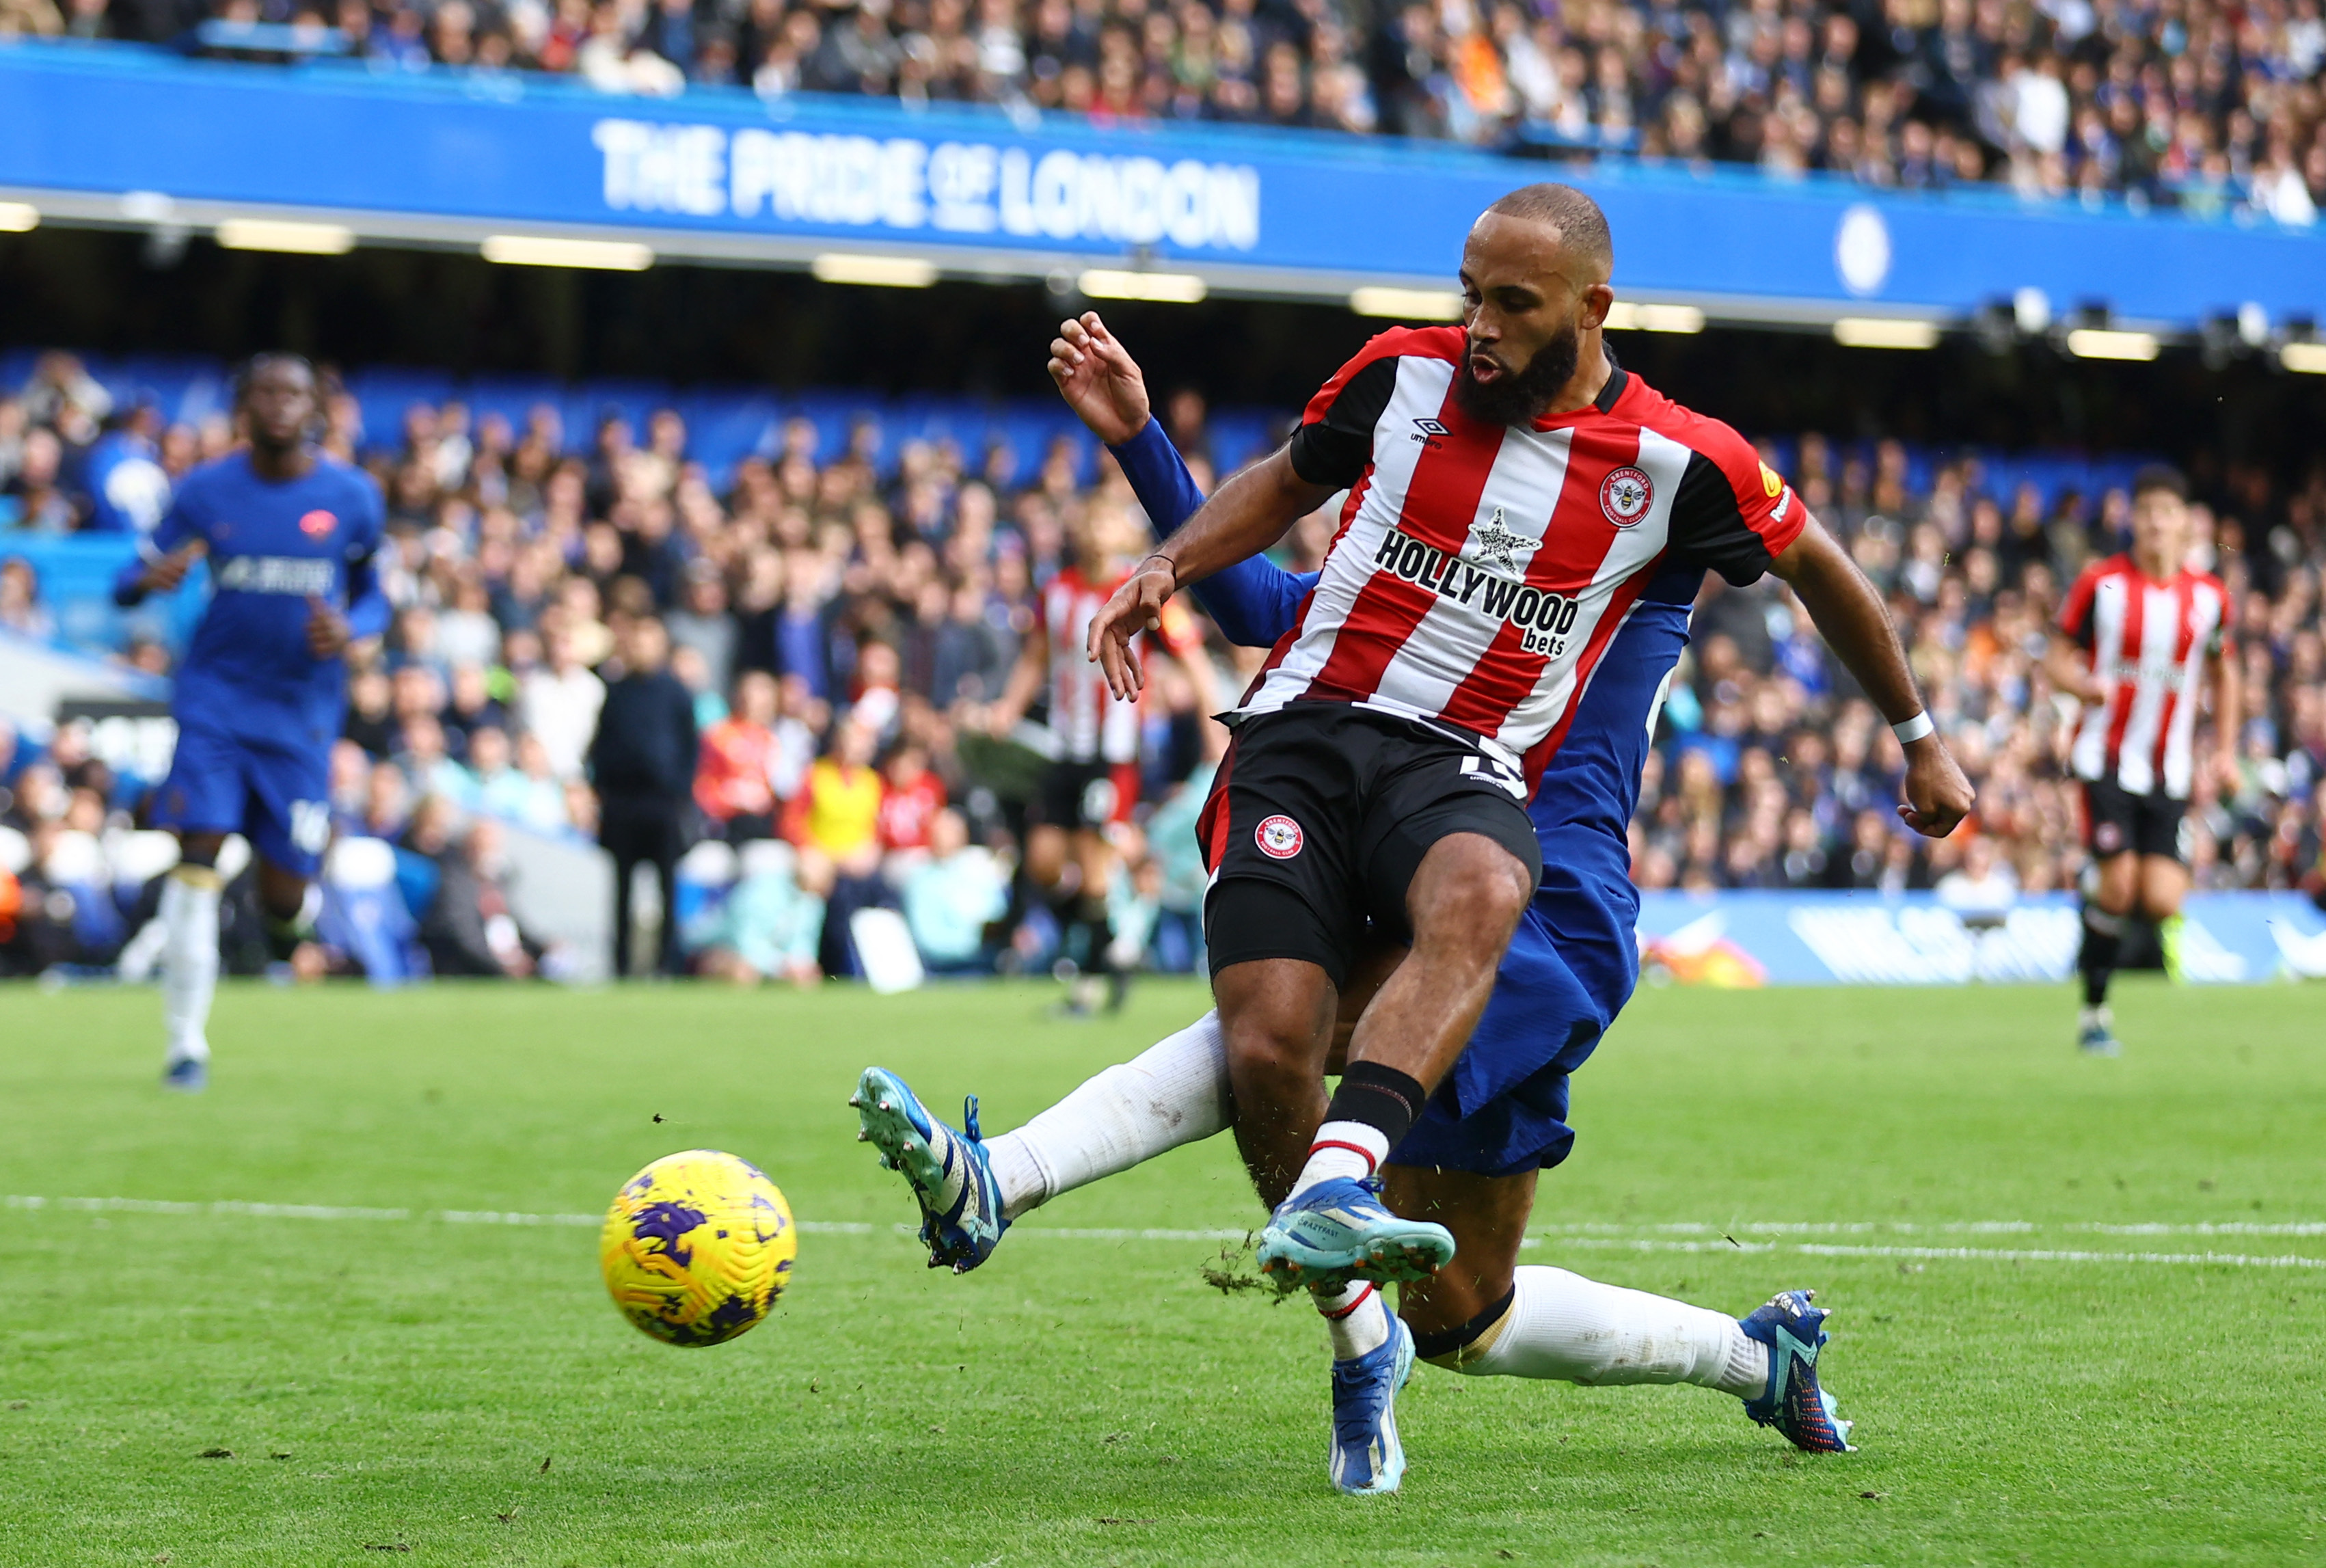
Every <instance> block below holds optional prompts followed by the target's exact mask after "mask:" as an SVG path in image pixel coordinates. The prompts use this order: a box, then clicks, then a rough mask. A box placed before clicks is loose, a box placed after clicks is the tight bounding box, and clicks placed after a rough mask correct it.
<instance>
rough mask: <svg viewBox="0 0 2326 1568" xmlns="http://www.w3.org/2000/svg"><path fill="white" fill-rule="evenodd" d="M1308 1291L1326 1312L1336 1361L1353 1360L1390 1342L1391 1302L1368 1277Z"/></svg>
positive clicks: (1320, 1309) (1328, 1332) (1326, 1323)
mask: <svg viewBox="0 0 2326 1568" xmlns="http://www.w3.org/2000/svg"><path fill="white" fill-rule="evenodd" d="M1308 1294H1309V1295H1310V1296H1311V1297H1312V1298H1313V1299H1314V1300H1315V1301H1316V1303H1317V1311H1318V1312H1320V1313H1324V1314H1325V1331H1326V1334H1328V1335H1330V1336H1331V1338H1332V1341H1333V1359H1335V1361H1348V1360H1354V1359H1356V1358H1357V1357H1359V1356H1362V1355H1364V1354H1366V1353H1367V1352H1369V1351H1372V1350H1379V1349H1380V1348H1381V1347H1382V1346H1383V1345H1385V1344H1387V1343H1388V1342H1389V1303H1388V1302H1386V1301H1384V1300H1382V1293H1381V1292H1379V1291H1377V1290H1375V1289H1374V1288H1373V1287H1372V1285H1368V1284H1367V1283H1366V1282H1365V1281H1363V1280H1362V1279H1353V1280H1351V1281H1350V1282H1349V1283H1348V1284H1347V1285H1343V1286H1342V1287H1341V1288H1340V1289H1339V1290H1336V1291H1321V1290H1315V1291H1310V1292H1309V1293H1308Z"/></svg>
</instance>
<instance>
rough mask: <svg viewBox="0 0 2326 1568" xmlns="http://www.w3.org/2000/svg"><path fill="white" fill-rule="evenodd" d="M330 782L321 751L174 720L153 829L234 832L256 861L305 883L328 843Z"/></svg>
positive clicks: (325, 757) (327, 756) (325, 755)
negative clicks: (174, 741)
mask: <svg viewBox="0 0 2326 1568" xmlns="http://www.w3.org/2000/svg"><path fill="white" fill-rule="evenodd" d="M330 781H331V764H330V751H329V749H328V748H325V747H316V748H313V749H312V750H306V749H297V748H293V747H280V746H273V745H269V744H268V743H266V742H265V741H259V740H253V739H250V738H247V737H245V736H239V735H231V734H228V732H227V731H225V730H223V729H213V728H208V727H205V726H200V725H192V724H188V723H186V722H185V721H184V720H183V719H181V720H179V724H178V747H177V751H176V752H175V754H174V755H173V756H172V757H171V759H170V776H169V777H168V778H165V779H163V781H162V787H161V788H160V789H159V790H157V791H156V792H154V810H153V812H152V818H153V822H154V826H155V827H157V828H174V829H177V830H181V831H186V832H198V833H199V832H211V833H240V834H241V835H242V836H243V837H244V838H246V839H247V840H250V847H251V848H252V849H254V850H256V852H257V854H258V855H259V857H260V858H262V859H264V860H265V861H267V862H268V863H269V864H271V865H274V866H279V867H281V868H283V869H284V870H285V871H290V872H294V873H296V874H297V875H299V876H301V877H307V878H309V879H310V880H312V879H313V877H314V876H315V875H316V873H317V872H319V871H320V870H321V869H322V864H323V851H324V849H326V848H328V847H329V846H330V841H331V806H330V799H331V791H330Z"/></svg>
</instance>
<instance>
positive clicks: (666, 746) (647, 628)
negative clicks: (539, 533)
mask: <svg viewBox="0 0 2326 1568" xmlns="http://www.w3.org/2000/svg"><path fill="white" fill-rule="evenodd" d="M626 634H627V635H626V636H625V637H624V640H623V646H622V650H621V652H622V663H623V673H622V676H621V679H619V681H616V682H614V684H613V685H612V686H611V687H610V688H609V689H608V691H607V692H606V696H605V703H604V706H603V708H602V709H601V710H600V712H599V715H598V732H597V735H596V736H595V738H592V739H591V742H590V750H589V761H590V779H591V784H594V785H595V786H596V789H597V793H598V812H599V823H598V842H599V843H600V845H602V846H603V847H604V849H605V850H606V852H607V853H608V854H609V855H611V856H612V857H613V859H614V973H615V974H616V976H618V977H620V976H626V975H628V974H629V973H630V937H631V931H630V884H631V881H632V878H633V874H634V873H635V872H636V871H637V868H638V867H639V865H640V864H642V863H644V864H649V865H651V866H653V868H654V870H655V878H656V883H657V884H658V885H659V886H660V888H661V892H662V934H661V939H660V946H659V951H658V953H657V957H656V971H657V972H659V973H661V974H665V975H675V974H678V973H680V972H682V970H681V967H680V963H679V951H678V880H677V877H678V858H679V856H680V855H681V854H683V853H684V852H685V849H686V842H685V840H686V812H687V808H688V805H689V801H690V797H691V795H692V793H693V782H694V760H695V753H696V750H697V747H698V744H699V742H698V737H697V735H696V733H695V728H694V700H693V698H692V697H690V696H689V695H688V694H687V691H686V688H685V687H684V686H682V685H680V684H679V683H678V680H677V678H676V677H675V676H674V675H672V674H671V673H670V671H669V669H668V667H667V666H668V663H669V659H670V638H669V636H668V634H667V633H665V631H664V630H663V625H662V622H660V621H658V620H656V619H655V618H654V617H652V616H641V617H638V618H637V620H634V621H632V622H630V623H629V625H628V627H627V628H626Z"/></svg>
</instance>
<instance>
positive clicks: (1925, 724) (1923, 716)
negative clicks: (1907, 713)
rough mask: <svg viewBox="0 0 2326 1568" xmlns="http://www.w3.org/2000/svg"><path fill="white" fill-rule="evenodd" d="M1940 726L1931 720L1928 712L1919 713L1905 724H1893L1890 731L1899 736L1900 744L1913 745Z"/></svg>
mask: <svg viewBox="0 0 2326 1568" xmlns="http://www.w3.org/2000/svg"><path fill="white" fill-rule="evenodd" d="M1937 728H1939V727H1938V726H1937V725H1935V724H1933V723H1931V716H1930V715H1929V714H1928V713H1917V714H1915V715H1914V717H1912V719H1908V720H1906V722H1905V723H1903V724H1893V725H1892V726H1891V727H1890V733H1891V734H1893V735H1894V736H1896V737H1897V738H1898V744H1899V745H1901V746H1911V745H1912V744H1913V743H1914V742H1915V741H1917V740H1920V739H1921V738H1922V737H1924V736H1925V735H1929V734H1931V733H1933V732H1934V731H1935V730H1937Z"/></svg>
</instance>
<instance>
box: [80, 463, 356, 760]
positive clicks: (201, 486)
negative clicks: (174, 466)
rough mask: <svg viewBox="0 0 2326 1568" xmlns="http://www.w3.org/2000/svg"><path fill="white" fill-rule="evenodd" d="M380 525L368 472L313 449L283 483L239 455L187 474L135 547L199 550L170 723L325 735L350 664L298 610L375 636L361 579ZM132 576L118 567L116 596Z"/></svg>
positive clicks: (335, 718) (291, 736)
mask: <svg viewBox="0 0 2326 1568" xmlns="http://www.w3.org/2000/svg"><path fill="white" fill-rule="evenodd" d="M385 528H386V506H385V504H384V503H383V501H382V500H381V497H380V493H379V487H378V485H377V484H376V483H374V482H373V480H372V478H371V476H370V475H368V474H367V473H365V472H364V471H363V470H362V469H357V468H353V467H350V466H349V465H348V464H346V463H342V462H340V461H339V460H337V459H333V458H330V457H328V456H325V455H323V454H321V453H318V454H316V455H315V459H314V466H313V467H312V468H311V469H308V471H307V472H306V473H304V474H302V476H300V477H299V478H295V479H291V480H287V481H284V482H281V483H276V482H274V481H271V480H267V479H264V478H260V477H259V476H258V475H257V474H256V472H255V471H254V470H253V469H252V468H251V463H250V455H249V453H248V452H247V451H237V452H233V453H230V454H228V456H226V457H223V458H220V459H219V460H218V461H216V462H214V463H206V464H204V465H203V466H202V467H200V468H199V469H195V470H194V471H193V472H192V473H191V474H189V475H187V476H186V480H185V483H184V484H183V485H181V486H180V487H179V489H178V493H177V495H176V496H175V497H174V498H173V500H172V504H171V506H170V510H169V513H168V514H167V515H165V516H164V517H163V519H162V522H161V524H160V525H159V526H157V527H156V528H155V529H154V533H153V534H152V535H151V537H150V538H149V539H148V540H147V541H146V542H145V543H143V544H142V545H141V546H140V551H141V553H143V554H144V555H145V556H146V558H147V559H149V560H150V559H158V558H159V557H160V556H163V555H166V554H168V553H170V552H172V551H175V550H177V549H180V548H181V547H182V546H184V545H186V544H188V543H191V542H193V541H195V540H200V541H201V542H202V543H204V544H205V545H207V546H208V547H209V556H208V559H209V571H210V587H211V597H210V602H209V607H208V608H206V609H205V610H204V611H203V612H202V618H201V623H200V626H197V627H196V628H195V630H194V636H193V642H192V645H191V646H190V647H189V648H188V649H187V650H186V656H185V659H184V661H183V663H181V665H180V666H179V670H178V678H177V689H176V692H175V695H174V698H173V700H172V704H171V707H172V712H173V714H174V715H175V717H176V718H177V720H178V723H179V724H180V725H181V727H184V726H189V725H192V726H200V727H201V728H209V729H213V730H221V729H222V730H224V731H226V732H227V733H228V734H231V735H234V736H237V737H238V738H243V739H246V740H251V741H257V742H261V743H264V744H268V745H273V746H277V747H292V748H295V749H306V748H310V747H328V746H329V745H330V743H331V742H332V741H333V740H334V739H336V738H338V736H339V733H340V722H341V720H342V719H343V718H344V716H345V712H346V706H347V678H348V677H347V664H346V662H345V661H344V660H341V659H337V658H332V659H318V658H316V657H315V655H314V654H312V652H310V651H309V649H308V646H307V622H308V618H309V617H310V615H311V614H312V609H311V608H310V604H309V601H310V600H311V599H321V600H322V601H323V602H324V603H325V604H327V605H330V606H332V607H333V608H337V609H339V610H340V611H341V613H343V614H344V615H346V616H347V617H348V622H349V629H350V630H351V631H352V632H353V634H354V635H355V636H358V637H363V636H377V634H378V633H380V632H381V631H384V630H385V629H386V622H387V603H386V598H384V597H382V596H381V594H380V592H379V589H378V587H377V583H376V581H375V580H374V579H373V576H372V571H371V561H372V557H373V555H374V554H375V553H376V552H377V551H378V549H379V546H380V541H381V538H382V535H383V533H384V531H385ZM143 570H144V563H143V562H142V561H140V562H133V563H132V564H131V565H130V567H129V568H128V569H127V570H126V571H124V573H123V574H122V579H121V580H120V582H119V583H118V584H116V598H120V599H121V600H122V601H123V602H125V603H128V602H134V601H135V598H137V597H138V595H137V592H136V589H135V580H136V578H137V576H138V574H139V573H140V572H141V571H143Z"/></svg>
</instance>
